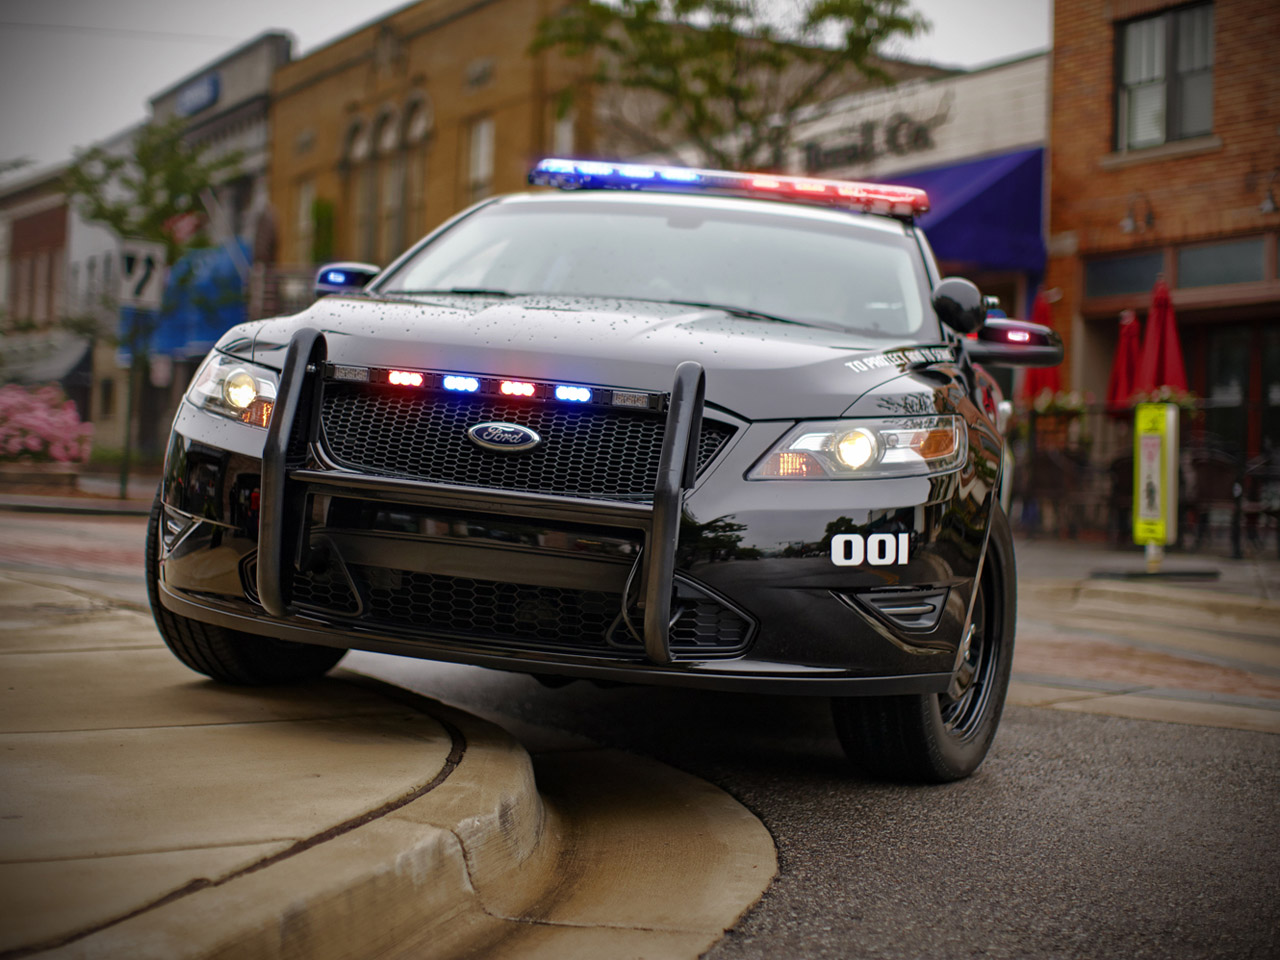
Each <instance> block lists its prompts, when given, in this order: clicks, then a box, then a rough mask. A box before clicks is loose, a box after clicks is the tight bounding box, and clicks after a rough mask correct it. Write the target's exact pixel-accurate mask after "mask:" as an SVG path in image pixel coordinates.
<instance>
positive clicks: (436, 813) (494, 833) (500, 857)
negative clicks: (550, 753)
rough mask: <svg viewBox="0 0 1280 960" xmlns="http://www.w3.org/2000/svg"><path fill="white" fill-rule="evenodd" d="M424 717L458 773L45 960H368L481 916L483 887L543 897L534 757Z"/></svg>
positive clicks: (466, 723)
mask: <svg viewBox="0 0 1280 960" xmlns="http://www.w3.org/2000/svg"><path fill="white" fill-rule="evenodd" d="M348 679H349V678H348ZM357 682H359V683H360V684H361V685H362V686H369V685H370V684H369V682H368V681H364V680H363V679H361V680H359V681H357ZM384 692H388V693H393V694H394V691H393V688H390V687H387V688H384ZM397 699H404V698H400V697H397ZM416 706H418V708H419V709H422V710H423V712H425V713H427V714H428V715H429V716H432V717H433V718H434V719H436V720H437V721H439V722H441V723H442V725H443V726H444V727H445V728H446V730H449V732H450V734H451V736H452V737H453V740H454V746H453V750H452V751H451V753H450V763H448V764H446V768H445V770H443V771H441V774H440V775H438V776H437V778H436V780H435V781H433V783H432V784H430V785H428V787H427V789H426V790H425V791H423V792H421V793H420V795H418V796H415V797H413V798H412V799H410V800H409V801H408V802H406V803H403V804H401V805H398V806H396V807H395V808H394V809H392V810H388V811H385V812H383V813H382V814H381V815H378V812H377V811H374V812H373V813H372V814H371V815H367V816H368V819H367V820H366V821H365V822H361V823H358V824H357V825H355V826H354V827H353V828H351V829H348V830H346V831H344V832H342V833H341V834H339V835H337V836H334V837H326V836H324V835H323V834H322V835H321V836H320V837H318V838H313V840H312V842H311V843H309V844H308V845H306V846H304V847H302V848H301V849H299V850H297V851H296V852H294V853H292V854H291V855H289V856H286V857H279V858H269V859H268V860H267V861H265V862H264V863H262V864H260V865H257V866H254V867H251V868H249V869H247V870H242V871H239V872H237V873H235V874H233V875H231V876H230V877H227V878H224V879H221V880H217V881H212V882H209V883H207V884H206V885H203V886H198V887H196V888H192V889H188V890H186V891H178V893H177V894H176V895H174V896H172V897H171V898H170V899H168V901H167V902H162V903H160V904H157V905H154V906H152V907H150V908H149V909H145V910H143V911H141V912H138V913H137V914H135V915H134V916H131V917H129V918H128V919H125V920H123V921H121V922H118V923H115V924H113V925H111V926H109V927H106V928H105V929H102V930H100V931H98V932H96V933H93V934H91V935H89V936H87V937H84V938H82V939H79V940H77V941H76V942H74V943H70V944H67V945H66V946H64V947H62V948H59V949H56V950H53V951H49V952H47V953H42V954H40V955H41V956H56V957H68V958H70V957H84V958H89V957H103V956H119V957H125V956H128V957H135V958H139V960H145V958H156V960H167V958H174V957H231V956H235V957H253V958H275V957H282V958H283V957H309V958H315V960H331V958H332V960H338V958H344V960H345V958H354V957H368V956H374V955H380V954H382V953H386V952H390V951H393V950H396V949H398V948H399V947H400V946H401V945H403V944H404V943H405V942H406V941H411V940H415V941H416V940H419V939H420V938H422V937H423V936H424V935H426V934H427V933H429V932H430V931H433V930H436V931H440V928H441V927H445V928H448V927H451V926H453V921H454V920H455V919H457V918H462V917H464V916H465V915H466V914H467V913H469V912H471V911H472V909H473V907H474V902H475V898H476V880H477V878H483V877H489V876H495V875H501V874H503V873H505V872H507V871H514V872H523V873H524V874H525V875H526V876H528V875H529V874H531V873H532V874H534V876H532V877H530V879H531V880H533V883H526V885H525V886H526V887H528V888H530V889H532V888H533V887H535V886H537V881H538V880H539V879H542V878H540V877H538V876H537V874H539V873H544V872H546V870H547V868H548V864H547V863H546V860H547V859H548V858H546V857H543V858H541V859H540V860H538V861H537V862H536V863H535V864H533V865H534V866H535V867H540V868H541V869H535V870H533V871H527V870H523V868H524V867H525V865H526V864H528V863H529V862H530V861H531V860H532V859H533V858H534V855H535V853H537V852H538V851H539V845H540V841H541V840H542V839H543V836H544V834H545V832H546V811H545V809H544V807H543V805H542V802H541V798H540V796H539V794H538V792H537V789H536V785H535V783H534V777H533V769H532V766H531V763H530V759H529V756H528V754H527V753H525V751H524V749H523V748H522V747H521V746H520V744H518V743H517V742H516V741H515V740H513V739H512V738H511V737H510V736H508V735H507V734H506V733H505V732H504V731H502V730H501V729H499V728H497V727H495V726H493V725H492V724H490V723H487V722H485V721H483V720H479V719H477V718H474V717H471V716H469V715H467V714H464V713H461V712H459V711H456V710H452V709H450V708H448V707H445V706H444V705H442V704H437V703H434V702H430V701H425V700H423V699H421V698H417V704H416ZM441 932H443V931H441ZM459 934H465V929H458V930H456V931H454V932H453V935H452V936H451V937H450V938H449V939H450V940H452V941H453V942H454V944H455V949H456V948H461V947H464V946H465V942H466V937H465V936H459ZM441 945H443V944H441ZM433 952H435V951H433ZM448 952H451V951H445V952H444V953H440V954H437V955H445V954H446V953H448Z"/></svg>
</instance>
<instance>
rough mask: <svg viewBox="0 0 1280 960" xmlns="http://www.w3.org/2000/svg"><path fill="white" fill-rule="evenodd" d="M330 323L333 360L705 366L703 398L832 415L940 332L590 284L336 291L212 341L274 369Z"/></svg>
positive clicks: (648, 371) (531, 370)
mask: <svg viewBox="0 0 1280 960" xmlns="http://www.w3.org/2000/svg"><path fill="white" fill-rule="evenodd" d="M302 327H313V328H315V329H317V330H320V331H322V332H323V333H324V334H325V337H326V341H327V345H328V356H329V359H330V360H331V361H334V362H337V363H343V364H352V365H356V366H371V367H397V368H399V367H405V368H409V369H423V370H442V371H450V372H458V373H472V374H480V375H485V376H503V377H513V378H527V379H531V380H558V381H564V382H570V383H578V384H584V385H590V386H595V385H599V386H611V387H630V388H633V389H638V390H658V391H665V390H669V389H671V384H672V380H673V378H674V374H675V368H676V365H677V364H679V363H680V362H681V361H684V360H696V361H698V362H700V363H701V364H702V365H703V367H704V368H705V369H706V373H707V401H708V402H709V403H711V404H714V405H716V406H719V407H721V408H723V409H725V410H728V411H729V412H731V413H736V414H737V415H739V416H741V417H744V418H746V419H748V420H758V419H801V418H815V417H837V416H840V414H841V413H843V412H844V411H845V410H846V409H848V407H849V406H850V405H851V404H852V403H853V402H854V401H855V400H856V399H857V398H858V397H859V396H861V395H862V394H864V393H865V392H867V391H868V390H871V389H873V388H875V387H876V386H878V385H880V384H882V383H884V382H885V381H887V380H889V379H892V378H893V377H896V376H899V375H900V374H901V373H902V372H904V370H906V369H907V368H908V367H909V366H910V365H911V364H912V363H913V362H917V363H918V362H922V361H923V362H929V361H937V360H940V359H949V358H950V356H951V352H950V350H951V348H949V347H946V346H945V345H944V344H941V343H938V344H920V343H918V342H912V341H895V340H892V339H882V340H875V341H873V340H871V339H869V338H866V337H859V336H855V335H852V334H847V333H842V332H839V331H833V330H826V329H822V328H818V327H809V326H803V325H799V324H792V323H782V322H776V321H769V320H757V319H750V318H743V317H738V316H734V315H731V314H728V313H725V312H724V311H722V310H712V309H703V308H694V307H687V306H683V305H677V304H667V303H654V302H650V301H642V300H612V299H604V298H599V297H590V298H584V297H545V296H524V297H513V298H506V297H503V298H495V297H481V296H474V295H472V296H458V295H446V296H430V297H426V296H423V297H417V298H413V299H379V298H371V297H343V296H331V297H326V298H325V299H323V300H320V301H317V302H316V303H315V304H314V305H313V306H312V307H310V308H309V309H308V310H306V311H304V312H303V313H300V314H297V315H295V316H291V317H282V318H278V319H275V320H266V321H261V322H259V323H257V324H248V325H245V326H242V327H238V328H236V329H234V330H232V331H230V332H228V334H227V335H226V336H225V337H224V338H223V340H222V341H221V342H220V343H219V349H222V350H224V351H227V352H231V353H236V354H239V355H241V356H245V357H246V359H252V360H254V361H255V362H257V363H262V364H265V365H266V366H270V367H274V368H277V369H279V368H280V366H281V364H282V361H283V359H284V352H285V350H286V349H287V347H288V343H289V338H290V337H291V336H292V334H293V332H294V331H295V330H297V329H299V328H302Z"/></svg>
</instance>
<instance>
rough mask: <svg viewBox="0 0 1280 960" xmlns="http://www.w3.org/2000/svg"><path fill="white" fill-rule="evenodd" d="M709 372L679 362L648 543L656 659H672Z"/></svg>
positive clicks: (648, 640)
mask: <svg viewBox="0 0 1280 960" xmlns="http://www.w3.org/2000/svg"><path fill="white" fill-rule="evenodd" d="M706 387H707V378H706V373H705V372H704V371H703V369H702V364H700V363H697V362H696V361H693V360H686V361H684V362H683V363H681V364H680V365H679V366H678V367H676V376H675V383H674V384H672V388H671V399H670V402H669V404H668V406H667V424H666V432H665V434H664V436H663V442H662V454H661V457H660V458H659V460H658V480H657V483H656V484H655V486H654V492H653V522H652V525H651V527H650V530H649V543H648V544H647V546H646V549H645V554H646V557H645V604H644V650H645V655H646V656H648V658H649V659H650V660H652V661H653V662H654V663H670V662H671V642H670V631H671V592H672V582H673V578H674V576H675V567H676V543H677V541H678V540H679V538H680V516H681V514H682V513H683V510H684V492H685V490H687V489H689V488H690V487H692V486H693V481H694V477H695V476H696V474H697V472H698V456H697V444H698V435H699V434H700V433H701V430H702V407H703V401H704V399H705V396H706Z"/></svg>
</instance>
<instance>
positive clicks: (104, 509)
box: [0, 494, 151, 517]
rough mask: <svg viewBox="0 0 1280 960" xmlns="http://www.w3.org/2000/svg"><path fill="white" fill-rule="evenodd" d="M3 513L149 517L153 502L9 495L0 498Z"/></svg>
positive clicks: (0, 507)
mask: <svg viewBox="0 0 1280 960" xmlns="http://www.w3.org/2000/svg"><path fill="white" fill-rule="evenodd" d="M0 510H14V511H19V512H22V513H70V514H80V515H82V516H99V517H145V516H147V514H149V513H150V512H151V501H149V500H145V501H144V500H108V499H99V498H95V497H45V496H37V495H31V496H22V495H18V494H5V495H3V496H0Z"/></svg>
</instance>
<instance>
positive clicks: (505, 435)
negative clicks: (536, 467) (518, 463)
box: [467, 421, 542, 453]
mask: <svg viewBox="0 0 1280 960" xmlns="http://www.w3.org/2000/svg"><path fill="white" fill-rule="evenodd" d="M467 436H468V437H470V438H471V441H472V443H474V444H475V445H476V446H478V447H483V448H484V449H486V450H502V451H505V452H508V453H524V452H525V451H526V450H532V449H533V448H534V447H536V446H537V445H538V444H540V443H542V437H540V436H538V432H537V431H536V430H530V429H529V428H528V427H522V426H521V425H520V424H518V423H497V422H494V421H490V422H488V423H477V424H476V425H475V426H474V427H468V428H467Z"/></svg>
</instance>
